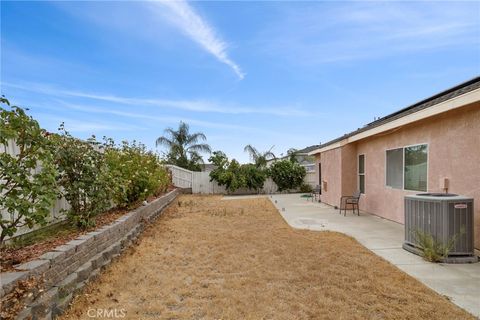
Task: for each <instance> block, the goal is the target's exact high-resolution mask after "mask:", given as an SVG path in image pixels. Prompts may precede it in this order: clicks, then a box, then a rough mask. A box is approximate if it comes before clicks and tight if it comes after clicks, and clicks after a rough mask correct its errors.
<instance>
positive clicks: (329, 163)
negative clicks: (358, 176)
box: [320, 148, 342, 206]
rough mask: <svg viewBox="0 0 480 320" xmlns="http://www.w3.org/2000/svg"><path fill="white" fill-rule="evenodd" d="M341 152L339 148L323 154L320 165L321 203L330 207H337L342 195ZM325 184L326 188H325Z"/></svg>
mask: <svg viewBox="0 0 480 320" xmlns="http://www.w3.org/2000/svg"><path fill="white" fill-rule="evenodd" d="M341 156H342V150H341V149H340V148H337V149H333V150H330V151H327V152H323V153H322V154H321V155H320V162H321V164H322V181H323V184H322V197H321V199H322V201H323V202H325V203H328V204H330V205H332V206H336V205H338V200H339V195H341V193H342V166H341V163H342V157H341ZM325 184H326V187H325Z"/></svg>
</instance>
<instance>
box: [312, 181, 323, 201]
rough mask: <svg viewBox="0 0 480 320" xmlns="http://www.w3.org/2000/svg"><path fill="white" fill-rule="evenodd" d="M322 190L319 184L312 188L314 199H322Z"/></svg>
mask: <svg viewBox="0 0 480 320" xmlns="http://www.w3.org/2000/svg"><path fill="white" fill-rule="evenodd" d="M320 191H321V189H320V185H318V184H317V186H316V187H315V188H313V190H312V201H317V198H318V200H320Z"/></svg>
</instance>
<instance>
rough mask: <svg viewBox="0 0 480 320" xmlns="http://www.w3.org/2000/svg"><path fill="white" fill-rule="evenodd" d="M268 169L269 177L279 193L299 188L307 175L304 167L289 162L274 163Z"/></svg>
mask: <svg viewBox="0 0 480 320" xmlns="http://www.w3.org/2000/svg"><path fill="white" fill-rule="evenodd" d="M269 169H270V170H269V171H270V177H271V178H272V180H273V182H275V183H276V184H277V186H278V190H279V191H284V190H292V189H297V188H299V187H300V186H301V185H302V184H303V179H304V178H305V175H306V174H307V171H306V170H305V168H304V167H302V166H301V165H299V164H298V163H294V162H292V161H290V160H280V161H276V162H274V163H273V164H272V165H271V167H270V168H269Z"/></svg>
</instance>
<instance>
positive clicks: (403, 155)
mask: <svg viewBox="0 0 480 320" xmlns="http://www.w3.org/2000/svg"><path fill="white" fill-rule="evenodd" d="M423 145H426V146H427V175H426V176H427V179H426V180H427V181H426V191H422V190H411V189H405V149H406V148H409V147H416V146H423ZM397 149H402V187H401V188H394V187H392V186H389V185H387V151H391V150H397ZM429 154H430V145H429V144H428V143H426V142H425V143H415V144H410V145H406V146H403V147H395V148H388V149H385V170H384V172H385V181H384V182H385V187H386V188H389V189H396V190H401V191H416V192H428V172H429V169H430V168H429V159H430V157H429Z"/></svg>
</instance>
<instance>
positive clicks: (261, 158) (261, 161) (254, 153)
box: [243, 144, 277, 167]
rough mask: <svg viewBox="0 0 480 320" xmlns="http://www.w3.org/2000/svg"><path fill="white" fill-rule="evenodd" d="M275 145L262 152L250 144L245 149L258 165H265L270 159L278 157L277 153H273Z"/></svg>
mask: <svg viewBox="0 0 480 320" xmlns="http://www.w3.org/2000/svg"><path fill="white" fill-rule="evenodd" d="M273 147H275V146H272V147H271V148H270V149H269V150H268V151H264V152H260V151H258V150H257V149H256V148H255V147H253V146H252V145H250V144H247V145H246V146H245V148H244V149H243V151H245V152H248V153H249V154H250V158H251V159H252V161H253V162H254V163H255V165H256V166H257V167H265V166H266V165H267V161H268V160H270V159H276V158H277V157H275V154H273V152H272V149H273Z"/></svg>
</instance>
